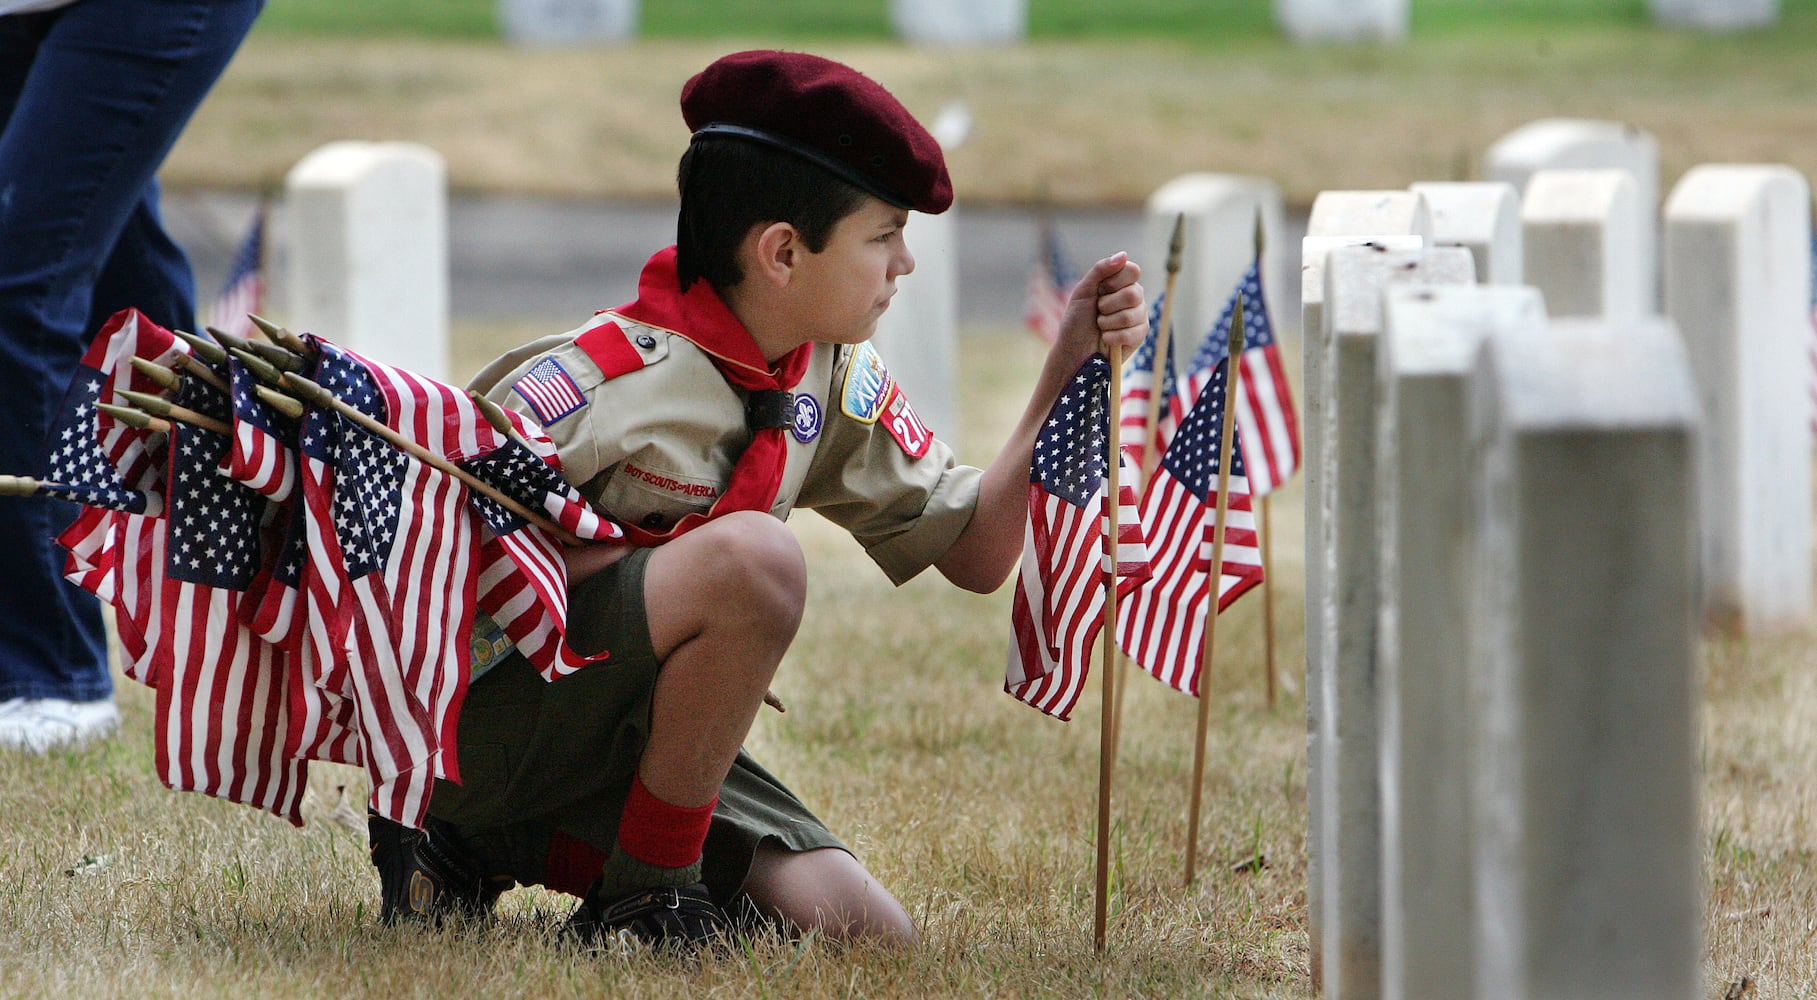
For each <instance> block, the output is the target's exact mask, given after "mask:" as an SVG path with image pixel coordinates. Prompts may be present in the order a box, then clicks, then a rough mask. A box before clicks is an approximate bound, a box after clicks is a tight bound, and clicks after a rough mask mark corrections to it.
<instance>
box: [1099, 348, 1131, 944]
mask: <svg viewBox="0 0 1817 1000" xmlns="http://www.w3.org/2000/svg"><path fill="white" fill-rule="evenodd" d="M1122 398H1123V348H1121V347H1113V348H1111V352H1110V400H1109V403H1110V405H1109V408H1108V413H1109V414H1110V420H1109V421H1108V423H1109V424H1110V432H1109V438H1108V440H1107V442H1106V445H1105V449H1104V459H1105V461H1104V561H1105V564H1106V566H1105V572H1104V619H1103V620H1104V624H1103V627H1101V628H1100V629H1099V630H1098V640H1099V641H1100V642H1101V643H1103V653H1104V665H1103V668H1102V670H1103V673H1104V680H1103V685H1104V697H1103V699H1102V700H1103V704H1102V705H1101V706H1100V716H1101V718H1100V721H1099V725H1098V889H1097V897H1098V898H1097V916H1096V920H1095V923H1094V924H1093V929H1092V944H1093V946H1094V947H1095V948H1096V949H1097V950H1098V952H1099V953H1100V954H1102V953H1103V951H1104V930H1105V925H1106V923H1107V922H1108V920H1109V914H1110V909H1109V907H1110V789H1111V774H1112V772H1113V770H1114V769H1115V768H1116V735H1117V734H1116V713H1115V706H1114V705H1113V704H1112V699H1113V697H1114V695H1115V694H1116V681H1115V680H1114V679H1113V676H1114V674H1115V671H1116V666H1117V635H1116V633H1117V502H1118V498H1119V491H1120V490H1121V488H1122V484H1121V483H1120V482H1119V480H1120V479H1121V478H1122V477H1121V476H1120V475H1119V473H1120V472H1121V468H1120V467H1121V465H1122V462H1121V461H1120V459H1121V457H1122V456H1121V454H1120V452H1119V448H1118V443H1117V438H1118V437H1119V435H1118V433H1117V404H1118V402H1119V401H1120V400H1121V399H1122Z"/></svg>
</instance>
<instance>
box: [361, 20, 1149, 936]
mask: <svg viewBox="0 0 1817 1000" xmlns="http://www.w3.org/2000/svg"><path fill="white" fill-rule="evenodd" d="M681 108H682V115H683V117H684V119H685V120H686V122H687V125H688V127H689V128H690V129H691V130H692V131H693V139H692V141H691V143H690V145H689V147H688V150H687V152H686V154H685V155H684V156H683V157H682V160H681V166H680V170H679V175H678V183H679V187H680V189H681V209H680V215H679V220H678V225H677V230H678V232H677V245H676V246H674V247H670V248H668V249H665V250H662V251H660V252H658V253H657V254H656V255H655V256H654V257H652V258H650V260H649V263H648V264H647V265H646V266H645V268H644V271H643V274H642V276H641V278H640V280H639V283H638V292H637V299H636V300H635V301H633V302H631V303H629V304H627V305H624V306H621V307H619V308H617V309H612V310H608V311H606V312H602V313H600V314H599V315H597V316H595V317H594V318H593V320H592V321H591V322H589V323H588V324H586V325H585V326H583V327H581V328H580V329H578V330H575V331H573V332H570V333H566V334H561V335H559V336H556V337H551V338H546V339H544V340H540V341H537V342H534V343H531V344H529V345H526V346H525V347H523V348H520V349H518V350H516V351H513V352H512V353H510V354H508V355H506V356H505V357H503V358H500V359H499V360H498V361H496V362H494V363H493V364H492V365H491V366H489V367H488V368H487V369H486V370H485V371H483V372H481V373H480V375H479V376H478V378H477V379H476V381H475V388H476V389H478V390H479V391H481V392H484V393H486V394H487V395H488V396H489V397H490V398H491V399H493V400H494V401H496V402H498V403H500V404H503V405H507V406H512V407H515V408H517V409H518V410H520V411H522V412H523V413H525V414H526V415H528V416H530V417H532V418H534V419H535V420H536V421H538V422H539V423H540V424H541V425H542V426H543V427H544V428H545V429H546V430H547V432H548V434H549V435H550V437H551V438H553V439H554V441H555V442H556V443H557V445H558V446H559V448H560V455H561V461H562V464H563V472H564V475H566V476H567V478H568V479H569V480H571V481H572V482H574V483H575V484H577V485H578V486H579V487H580V489H581V490H582V492H583V493H584V494H585V495H586V496H587V497H588V499H589V500H590V501H592V503H593V504H594V505H595V506H596V507H597V508H598V509H599V510H601V511H602V512H604V513H606V514H608V515H610V516H611V517H613V518H614V519H615V520H617V521H618V522H619V523H621V524H622V525H624V527H625V528H626V530H627V533H628V534H629V535H630V537H631V539H632V541H633V542H634V543H635V544H634V545H631V546H619V545H615V546H595V547H590V548H584V549H576V550H571V551H570V554H569V558H568V573H569V583H570V612H569V621H568V629H569V631H568V641H569V643H570V645H571V646H573V647H574V649H575V650H576V651H577V652H579V653H581V654H583V655H592V654H595V653H597V652H599V651H600V650H609V651H610V656H609V658H608V659H606V660H605V661H604V662H602V663H598V664H596V665H593V666H590V667H587V668H585V669H583V670H580V671H579V672H577V673H575V674H572V675H570V676H567V677H564V678H562V679H559V680H556V681H554V682H544V680H543V679H542V678H541V677H540V676H539V675H538V674H537V673H536V671H535V670H534V668H532V667H531V666H530V664H529V663H528V661H526V660H524V659H523V658H522V657H520V656H516V655H512V656H510V657H508V658H506V659H505V660H504V661H503V663H502V665H500V666H498V667H495V668H494V669H493V670H492V671H491V672H490V673H488V674H487V675H485V676H484V677H483V678H481V679H480V680H478V681H476V682H475V683H474V685H473V687H472V689H471V691H470V693H469V694H468V696H467V700H466V703H465V706H464V707H463V709H462V712H461V718H460V727H459V734H460V735H459V740H460V744H459V753H460V760H461V771H462V773H463V775H464V777H465V784H463V785H455V784H451V783H448V782H442V783H439V784H438V785H437V786H436V789H435V793H434V798H433V801H432V804H431V808H430V812H431V817H432V819H431V821H430V824H429V828H428V830H427V832H426V833H421V834H419V833H416V832H414V831H404V830H402V829H401V828H397V827H394V826H391V825H390V824H386V823H384V822H382V821H376V820H375V821H374V824H373V856H374V860H375V862H376V863H377V864H378V866H379V868H380V872H381V875H382V877H383V881H384V891H385V909H384V914H385V916H386V918H387V919H395V918H397V917H398V916H401V915H409V914H418V915H426V916H438V915H440V914H441V913H444V912H447V911H450V910H453V909H457V908H458V909H462V910H465V911H467V912H470V913H472V912H484V911H485V910H486V909H488V908H489V907H490V905H491V903H492V901H493V900H494V899H495V898H496V896H497V894H498V892H499V891H500V889H501V888H506V887H509V886H510V885H511V884H513V883H525V884H541V885H545V886H548V887H550V888H553V889H557V890H562V891H566V892H570V893H573V894H575V895H578V896H581V897H582V899H583V902H582V904H581V906H580V907H579V908H578V909H577V910H576V912H575V915H574V916H573V917H572V918H571V919H570V921H569V924H568V927H569V929H570V930H572V931H573V932H575V933H576V934H578V935H580V936H582V937H583V938H592V937H597V936H598V935H600V934H602V933H606V932H617V931H620V930H628V931H630V932H631V933H632V934H634V935H636V936H638V937H640V938H643V939H646V940H651V941H657V942H664V943H668V944H683V945H686V944H691V943H695V942H698V941H701V940H705V939H708V938H711V937H713V936H715V935H716V934H718V933H720V932H721V931H722V930H723V929H724V927H725V926H726V920H727V911H731V912H733V913H734V914H737V915H739V916H741V917H745V918H749V919H767V920H770V921H775V922H778V923H780V924H781V925H782V926H784V927H785V928H788V929H789V930H791V931H794V932H801V931H806V930H818V931H820V932H821V933H823V934H825V935H827V936H830V937H833V938H835V939H848V938H857V937H869V938H876V939H882V940H885V941H889V942H894V943H900V944H908V943H911V942H912V941H913V940H914V937H915V929H914V926H913V924H912V923H911V922H910V920H909V918H908V915H907V913H905V912H904V910H903V908H902V906H901V904H900V903H898V902H897V900H896V899H895V897H894V896H892V895H891V894H890V893H889V891H888V890H886V889H884V888H883V887H882V886H880V885H879V884H878V883H877V882H876V880H875V879H873V878H872V877H871V875H870V873H869V872H867V871H866V870H865V869H864V867H863V866H862V865H861V864H860V863H859V862H858V861H857V860H856V859H855V858H853V856H852V855H851V854H849V853H848V852H847V851H846V850H845V848H844V847H843V846H842V845H841V844H840V843H839V841H838V840H837V839H835V838H834V836H833V835H832V833H830V832H829V831H828V830H827V828H826V827H825V826H824V825H822V823H821V822H820V821H819V820H818V819H817V818H815V816H814V815H813V814H812V813H811V812H809V811H808V809H807V808H806V807H805V806H804V805H803V804H802V803H801V802H800V801H799V800H798V799H797V798H796V797H795V796H794V795H793V794H791V793H790V792H789V790H788V789H787V788H786V787H784V786H783V785H782V783H781V782H779V781H777V779H776V778H774V777H772V776H771V775H770V774H769V773H768V772H767V771H765V770H764V769H763V768H762V767H761V766H759V765H758V764H757V762H756V761H754V760H752V759H751V758H750V756H749V755H747V754H745V753H744V752H743V751H742V750H741V749H740V747H741V744H742V743H743V741H744V738H745V735H746V733H747V732H748V731H749V729H750V727H751V723H752V721H753V720H754V719H755V717H756V714H757V711H758V708H759V706H760V705H762V704H763V700H764V695H765V693H766V691H767V689H768V686H769V684H770V680H771V676H772V674H773V673H774V672H775V670H776V666H777V664H778V663H779V662H780V660H781V659H782V655H783V653H784V651H785V650H787V648H788V646H789V643H790V642H791V641H792V640H793V638H794V634H795V629H796V627H797V625H798V624H799V622H800V619H801V611H802V605H803V602H804V600H805V591H806V576H807V569H806V567H805V565H804V564H803V561H802V554H801V551H800V549H799V547H798V546H797V544H796V541H795V538H794V536H793V535H792V534H791V533H790V532H789V530H788V529H787V528H786V527H785V526H784V524H783V519H784V518H786V517H787V516H788V514H789V512H790V511H791V510H792V509H794V508H796V507H808V508H813V509H815V510H817V511H819V512H820V513H821V514H823V515H824V516H826V517H828V518H830V519H831V520H833V521H834V522H835V523H837V524H839V525H841V526H843V527H844V528H846V529H847V530H848V531H850V532H851V533H852V535H853V536H854V537H855V538H856V539H857V540H858V541H859V542H860V543H862V544H863V546H864V547H865V549H866V551H867V552H868V553H869V554H870V556H871V558H872V559H874V560H875V561H876V562H877V564H878V565H879V566H881V567H882V568H883V571H884V572H885V573H886V574H888V575H889V577H890V579H891V580H893V581H895V582H897V583H901V582H903V581H905V580H907V579H909V578H910V577H913V576H914V575H915V574H917V573H919V572H921V571H922V570H923V569H925V568H927V567H928V566H934V567H936V568H938V569H939V570H940V572H941V573H942V574H943V575H944V576H946V577H947V578H948V579H949V580H951V581H952V582H953V583H955V584H957V585H958V586H960V587H964V588H966V589H968V590H973V591H977V592H980V593H988V592H990V591H992V590H995V589H996V588H997V587H999V586H1000V585H1001V584H1002V583H1003V581H1004V580H1005V579H1006V578H1007V577H1008V575H1009V571H1010V570H1011V568H1013V567H1014V566H1015V565H1016V562H1017V560H1018V558H1019V555H1020V551H1021V545H1022V534H1023V524H1024V518H1025V517H1026V515H1027V481H1028V480H1027V476H1028V467H1029V460H1030V454H1031V451H1032V448H1033V443H1034V436H1035V432H1036V430H1037V428H1038V427H1039V426H1040V423H1041V420H1042V419H1043V417H1044V416H1045V414H1046V412H1047V410H1048V409H1049V407H1050V406H1051V405H1052V404H1053V402H1054V400H1055V399H1056V398H1058V395H1059V392H1060V389H1061V387H1062V386H1063V385H1064V384H1065V382H1066V380H1067V379H1068V378H1069V377H1071V375H1072V374H1073V373H1074V372H1075V371H1076V370H1077V369H1078V367H1079V365H1080V364H1081V363H1083V362H1084V361H1085V360H1086V358H1087V357H1089V356H1090V355H1091V354H1092V353H1093V352H1094V351H1097V350H1099V349H1100V347H1101V346H1105V347H1107V346H1111V345H1116V346H1122V347H1129V346H1133V345H1134V344H1135V343H1137V342H1138V341H1139V340H1140V338H1141V336H1142V335H1143V334H1144V333H1145V331H1146V329H1147V318H1146V313H1145V310H1144V306H1143V301H1142V287H1141V285H1140V284H1138V283H1137V278H1138V271H1137V268H1136V267H1135V265H1134V264H1132V263H1130V262H1129V261H1128V260H1127V258H1126V256H1125V255H1123V254H1117V255H1115V256H1112V257H1108V258H1105V259H1104V260H1100V261H1098V262H1097V263H1096V264H1095V265H1093V266H1092V268H1091V269H1090V270H1089V271H1088V272H1087V273H1086V274H1085V275H1084V277H1083V278H1082V279H1081V280H1080V282H1079V284H1078V286H1077V287H1076V288H1074V289H1073V292H1072V296H1071V299H1070V301H1069V302H1068V304H1067V307H1066V312H1065V319H1064V320H1063V322H1062V331H1061V335H1060V337H1059V340H1058V341H1057V342H1056V343H1055V344H1054V346H1053V348H1052V349H1051V350H1050V352H1049V354H1048V356H1047V360H1046V363H1045V365H1044V367H1043V369H1042V371H1041V375H1040V379H1039V382H1038V383H1037V385H1036V387H1035V390H1034V393H1033V395H1032V397H1031V399H1030V400H1029V403H1028V408H1027V411H1026V413H1025V414H1024V415H1023V418H1022V420H1021V421H1020V423H1019V424H1018V425H1017V427H1016V429H1015V431H1014V432H1013V433H1012V435H1011V436H1010V438H1009V441H1008V442H1007V443H1006V444H1005V445H1004V447H1003V450H1002V452H1001V453H1000V454H999V455H998V456H997V457H996V459H995V460H994V461H993V462H992V464H991V466H990V468H989V469H986V470H979V469H973V468H967V467H964V466H959V465H956V464H955V463H954V460H953V455H952V452H951V450H950V449H949V448H947V446H946V445H945V444H943V443H942V442H940V441H939V440H937V439H936V438H934V437H933V435H932V434H931V433H930V432H929V430H928V428H927V427H925V426H924V425H923V424H922V423H921V422H920V420H919V419H918V418H917V417H916V415H915V411H914V409H913V408H912V407H911V406H910V405H909V402H908V400H907V399H906V398H905V397H904V396H903V394H902V390H901V388H900V387H899V386H897V385H896V384H895V383H894V382H893V381H892V380H891V378H890V377H889V374H888V372H887V370H886V369H885V367H884V365H883V362H882V361H881V360H880V359H879V357H878V355H877V352H876V351H875V350H874V349H873V348H872V347H871V346H870V345H869V344H868V343H867V341H869V340H870V338H871V335H872V333H873V332H874V331H875V329H876V325H877V320H878V317H879V316H881V315H882V314H883V311H884V309H886V308H887V307H888V306H889V301H890V297H891V296H892V295H893V294H895V286H896V279H898V278H900V277H901V276H903V275H905V274H908V273H909V272H910V271H911V270H913V268H914V263H915V262H914V259H913V258H912V257H911V256H910V255H909V252H908V249H907V247H905V246H904V244H903V227H904V226H905V225H906V224H907V222H908V212H909V210H910V209H915V210H917V211H921V212H927V213H938V212H942V211H945V210H946V208H947V207H948V206H949V205H950V204H951V203H952V187H951V183H950V182H949V180H948V178H947V172H946V165H945V162H944V160H943V158H942V156H941V152H940V147H939V145H938V144H937V143H936V142H935V141H934V139H933V138H932V137H931V136H930V135H929V134H928V133H927V131H926V130H925V129H923V128H922V127H921V125H920V124H918V123H917V122H916V121H915V119H914V118H913V117H912V116H911V115H910V114H909V113H908V112H907V111H906V110H905V109H904V108H903V107H902V105H901V104H899V103H898V102H897V101H896V99H895V98H894V97H892V96H891V95H890V94H889V93H888V91H886V90H884V89H883V88H882V87H881V86H879V85H878V84H876V83H875V82H873V81H871V80H870V79H868V78H866V77H865V76H863V75H861V74H859V73H858V72H856V71H854V70H852V69H850V68H848V67H846V66H843V65H841V64H839V63H835V62H831V61H828V60H826V59H821V58H818V57H815V56H811V55H804V54H795V53H782V52H768V51H761V52H743V53H738V54H735V55H730V56H727V57H725V58H723V59H720V60H718V61H717V62H715V63H713V64H712V65H711V66H709V67H708V68H707V69H706V70H705V71H703V72H702V73H700V74H699V75H697V76H695V77H694V78H693V79H692V80H690V81H688V83H687V85H686V86H685V87H684V88H683V89H682V94H681Z"/></svg>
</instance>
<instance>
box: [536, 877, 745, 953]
mask: <svg viewBox="0 0 1817 1000" xmlns="http://www.w3.org/2000/svg"><path fill="white" fill-rule="evenodd" d="M729 928H730V921H729V919H728V918H727V917H726V912H725V911H724V910H722V909H720V908H719V905H718V904H717V903H715V902H713V899H712V897H711V896H709V895H708V894H707V887H706V884H705V883H702V882H696V883H694V884H693V885H687V886H682V887H681V888H674V887H670V886H664V887H661V888H656V889H639V890H637V891H636V892H633V893H631V894H629V895H626V896H621V897H619V898H617V899H611V900H607V899H602V898H601V897H600V895H599V892H598V887H597V886H595V887H594V889H592V890H589V891H588V892H587V898H586V899H584V900H582V901H581V904H580V906H579V907H577V908H576V909H575V911H574V915H573V916H571V917H569V918H568V922H567V923H566V924H565V925H563V928H562V930H563V932H564V933H565V934H568V935H570V936H572V937H574V938H576V939H577V940H579V941H580V942H581V943H583V944H586V945H591V946H598V945H602V944H606V943H608V939H610V938H612V937H615V936H617V935H618V933H619V932H621V931H622V932H626V933H629V934H630V935H631V936H632V937H634V938H636V939H637V940H639V941H642V942H645V943H646V944H650V945H654V946H656V947H659V948H668V949H672V950H674V951H677V952H694V951H697V950H699V949H701V948H704V947H706V946H708V945H711V944H713V943H714V942H716V941H718V940H719V939H720V938H722V937H724V936H726V934H727V932H728V930H729Z"/></svg>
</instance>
